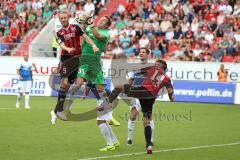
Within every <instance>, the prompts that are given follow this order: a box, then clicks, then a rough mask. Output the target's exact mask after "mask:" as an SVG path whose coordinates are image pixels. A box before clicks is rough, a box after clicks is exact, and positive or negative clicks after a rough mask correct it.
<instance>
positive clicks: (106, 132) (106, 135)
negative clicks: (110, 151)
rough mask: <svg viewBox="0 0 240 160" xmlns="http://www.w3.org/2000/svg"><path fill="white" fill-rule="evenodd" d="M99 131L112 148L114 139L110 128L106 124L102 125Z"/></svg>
mask: <svg viewBox="0 0 240 160" xmlns="http://www.w3.org/2000/svg"><path fill="white" fill-rule="evenodd" d="M99 129H100V131H101V133H102V136H103V137H104V139H105V141H106V142H107V145H110V146H112V145H113V142H112V138H111V135H110V132H109V129H108V126H107V124H106V123H102V124H100V125H99Z"/></svg>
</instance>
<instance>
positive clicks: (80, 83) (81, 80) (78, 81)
mask: <svg viewBox="0 0 240 160" xmlns="http://www.w3.org/2000/svg"><path fill="white" fill-rule="evenodd" d="M83 83H84V79H83V78H79V77H78V78H77V79H76V85H77V86H78V87H80V86H81V85H82V84H83Z"/></svg>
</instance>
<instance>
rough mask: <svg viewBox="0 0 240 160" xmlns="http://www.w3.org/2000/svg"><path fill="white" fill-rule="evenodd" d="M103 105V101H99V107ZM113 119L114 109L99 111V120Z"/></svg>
mask: <svg viewBox="0 0 240 160" xmlns="http://www.w3.org/2000/svg"><path fill="white" fill-rule="evenodd" d="M101 103H102V100H99V101H97V104H98V106H99V105H100V104H101ZM111 119H112V108H107V109H104V110H103V111H97V120H102V121H109V120H111Z"/></svg>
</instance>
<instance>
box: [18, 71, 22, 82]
mask: <svg viewBox="0 0 240 160" xmlns="http://www.w3.org/2000/svg"><path fill="white" fill-rule="evenodd" d="M17 75H18V79H19V80H21V79H22V76H21V75H20V72H19V69H17Z"/></svg>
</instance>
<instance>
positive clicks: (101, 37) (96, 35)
mask: <svg viewBox="0 0 240 160" xmlns="http://www.w3.org/2000/svg"><path fill="white" fill-rule="evenodd" d="M92 33H93V35H94V37H95V38H97V39H99V40H103V41H104V40H105V38H104V37H103V36H102V35H101V34H100V33H98V31H97V29H96V27H95V26H93V27H92Z"/></svg>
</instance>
